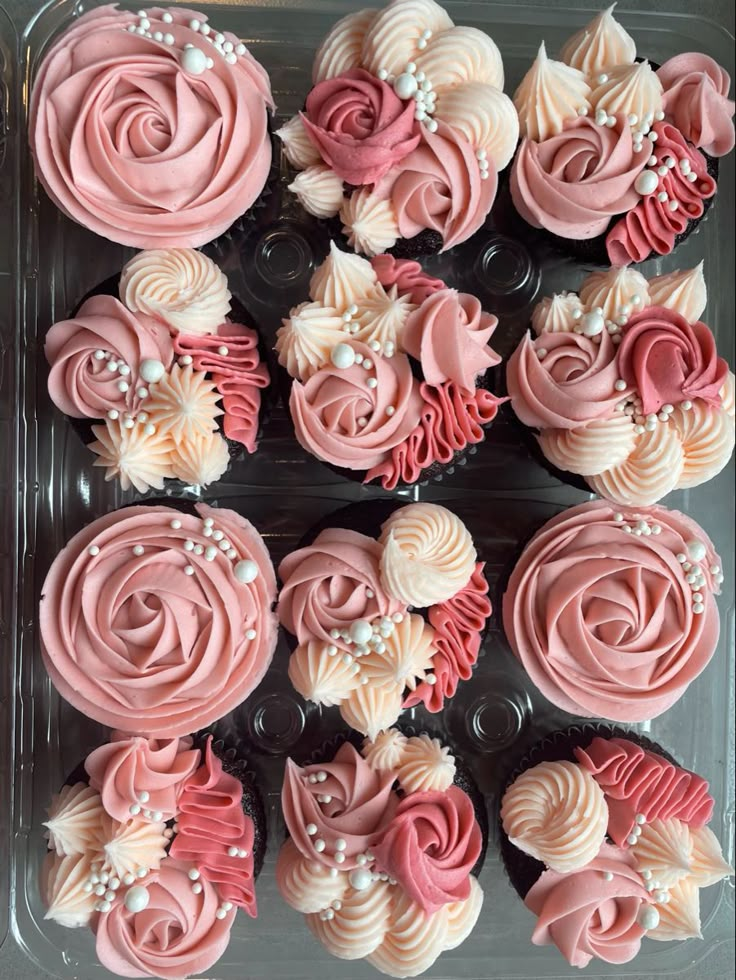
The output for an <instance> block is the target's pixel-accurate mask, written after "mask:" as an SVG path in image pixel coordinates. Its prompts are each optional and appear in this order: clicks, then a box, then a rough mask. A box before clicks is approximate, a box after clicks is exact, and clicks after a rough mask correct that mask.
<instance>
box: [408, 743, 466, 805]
mask: <svg viewBox="0 0 736 980" xmlns="http://www.w3.org/2000/svg"><path fill="white" fill-rule="evenodd" d="M455 769H456V767H455V758H454V756H453V755H452V753H451V752H450V750H449V748H448V747H447V746H446V745H443V744H442V743H441V742H440V740H439V739H437V738H431V737H430V736H429V735H426V734H422V735H416V736H413V737H412V738H410V739H409V740H408V741H407V744H406V746H405V748H404V755H403V758H402V760H401V764H400V766H399V769H398V780H399V785H400V786H401V788H402V789H403V790H404V792H405V793H426V792H429V791H430V790H437V791H438V792H440V793H443V792H444V791H445V790H446V789H449V788H450V786H452V784H453V782H454V781H455Z"/></svg>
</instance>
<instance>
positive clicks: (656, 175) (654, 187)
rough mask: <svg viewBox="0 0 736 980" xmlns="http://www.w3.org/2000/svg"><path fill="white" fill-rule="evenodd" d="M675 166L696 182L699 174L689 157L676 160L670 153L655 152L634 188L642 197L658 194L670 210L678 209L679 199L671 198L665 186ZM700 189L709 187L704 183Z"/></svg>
mask: <svg viewBox="0 0 736 980" xmlns="http://www.w3.org/2000/svg"><path fill="white" fill-rule="evenodd" d="M654 136H656V133H654V134H652V135H651V137H650V138H652V139H653V138H654ZM675 168H677V169H679V172H680V173H681V174H682V176H683V177H684V178H685V180H687V181H688V182H689V183H691V184H693V183H695V181H696V180H697V179H698V175H697V174H696V173H695V171H694V170H692V168H691V165H690V161H689V160H688V158H687V157H682V159H680V160H675V158H674V157H673V156H672V155H671V154H670V153H665V154H664V155H662V156H660V157H658V156H657V155H656V153H653V154H652V155H651V156H650V157H649V159H648V160H647V166H646V167H645V168H644V169H643V170H642V172H641V173H640V174H639V176H638V177H637V178H636V181H635V182H634V190H635V191H636V192H637V194H641V196H642V197H648V196H650V195H651V194H656V195H657V200H658V201H659V202H660V204H667V207H668V208H669V210H670V211H677V209H678V208H679V206H680V203H679V201H678V200H677V199H676V198H674V197H673V198H671V199H670V197H669V195H668V193H667V191H666V190H665V188H664V178H665V177H667V175H668V174H669V172H670V171H671V170H675ZM700 189H701V190H702V191H703V192H705V191H706V190H707V187H706V186H705V185H702V186H701V188H700ZM668 202H669V203H668Z"/></svg>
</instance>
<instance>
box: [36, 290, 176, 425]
mask: <svg viewBox="0 0 736 980" xmlns="http://www.w3.org/2000/svg"><path fill="white" fill-rule="evenodd" d="M99 350H101V351H103V352H105V353H110V354H112V355H113V356H114V357H115V359H116V360H117V361H124V362H125V364H127V365H128V367H129V368H130V376H129V378H128V381H129V386H128V390H127V391H126V392H121V391H120V390H119V388H118V382H119V381H120V375H119V374H118V373H117V371H110V370H109V368H108V362H107V361H106V360H103V359H100V360H98V359H97V358H95V356H94V355H95V353H96V352H97V351H99ZM44 352H45V354H46V360H47V361H48V362H49V367H50V370H49V380H48V386H49V394H50V395H51V399H52V401H53V402H54V404H55V405H56V407H57V408H59V409H61V411H62V412H65V413H66V414H67V415H69V416H71V417H72V418H77V419H99V418H104V416H105V415H106V414H107V412H108V411H109V410H110V409H111V408H115V409H117V410H118V411H119V412H123V411H129V412H132V411H134V410H135V408H136V406H137V404H138V396H137V395H136V388H137V387H138V371H139V368H140V363H141V361H143V360H145V359H146V358H151V359H153V360H157V361H161V363H162V364H163V365H164V367H165V368H167V369H168V368H169V367H170V366H171V363H172V361H173V359H174V348H173V347H172V344H171V338H170V337H169V332H168V330H167V329H166V327H164V326H162V325H161V324H159V323H157V322H156V321H155V320H154V319H152V318H151V317H147V316H142V315H141V316H134V315H133V314H132V313H130V312H129V310H127V309H126V307H125V306H123V304H122V303H121V302H120V301H119V300H118V299H116V298H115V297H114V296H103V295H100V296H93V297H91V298H90V299H88V300H86V301H85V302H84V303H83V304H82V305H81V307H80V308H79V312H78V313H77V315H76V316H75V317H73V318H72V319H70V320H61V321H59V323H55V324H54V325H53V326H52V327H51V329H50V330H49V332H48V333H47V334H46V342H45V345H44Z"/></svg>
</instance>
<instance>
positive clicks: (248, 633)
mask: <svg viewBox="0 0 736 980" xmlns="http://www.w3.org/2000/svg"><path fill="white" fill-rule="evenodd" d="M256 636H257V634H256V631H255V630H254V629H249V630H246V631H245V638H246V640H255V638H256Z"/></svg>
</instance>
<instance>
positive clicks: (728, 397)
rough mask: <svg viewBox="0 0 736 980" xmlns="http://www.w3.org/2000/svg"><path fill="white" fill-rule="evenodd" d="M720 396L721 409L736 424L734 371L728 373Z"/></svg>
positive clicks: (735, 382) (735, 379)
mask: <svg viewBox="0 0 736 980" xmlns="http://www.w3.org/2000/svg"><path fill="white" fill-rule="evenodd" d="M719 394H720V396H721V408H722V409H723V411H724V412H725V413H726V415H728V417H729V418H730V419H731V421H732V422H736V376H734V373H733V371H729V372H728V375H727V376H726V383H725V384H724V385H723V387H722V388H721V390H720V392H719Z"/></svg>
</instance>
